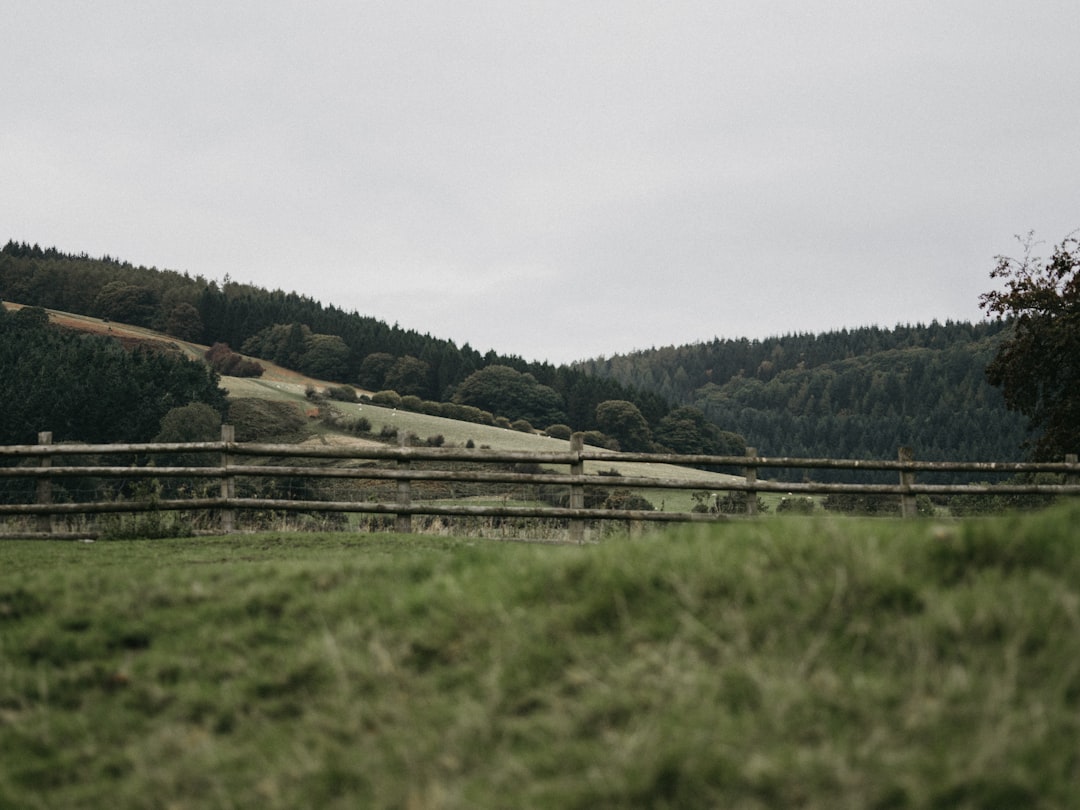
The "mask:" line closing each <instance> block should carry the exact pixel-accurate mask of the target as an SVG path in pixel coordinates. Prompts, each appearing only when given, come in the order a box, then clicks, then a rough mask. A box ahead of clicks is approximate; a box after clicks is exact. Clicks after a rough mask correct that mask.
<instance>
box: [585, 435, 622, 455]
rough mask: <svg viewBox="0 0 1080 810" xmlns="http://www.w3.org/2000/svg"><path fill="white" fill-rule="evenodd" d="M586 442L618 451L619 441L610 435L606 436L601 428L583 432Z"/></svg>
mask: <svg viewBox="0 0 1080 810" xmlns="http://www.w3.org/2000/svg"><path fill="white" fill-rule="evenodd" d="M582 436H583V437H584V439H583V440H584V442H585V444H588V445H592V446H593V447H602V448H604V449H605V450H615V451H618V449H619V443H618V442H617V441H615V439H612V438H611V437H610V436H605V435H604V434H603V433H601V432H600V431H599V430H588V431H586V432H585V433H583V434H582Z"/></svg>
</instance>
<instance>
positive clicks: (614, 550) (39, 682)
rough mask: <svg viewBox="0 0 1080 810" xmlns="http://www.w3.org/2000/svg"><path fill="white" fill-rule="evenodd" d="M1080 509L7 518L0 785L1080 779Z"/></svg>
mask: <svg viewBox="0 0 1080 810" xmlns="http://www.w3.org/2000/svg"><path fill="white" fill-rule="evenodd" d="M1078 520H1080V508H1078V507H1077V506H1071V507H1061V508H1058V509H1055V510H1052V511H1049V512H1044V513H1039V514H1033V515H1028V516H1023V517H1007V518H995V519H986V520H977V521H976V520H972V521H965V522H952V523H942V524H937V523H930V522H923V521H907V522H901V521H898V520H895V521H894V520H865V521H863V520H854V519H837V518H830V517H821V518H803V519H781V518H776V519H770V520H762V521H751V522H747V521H738V522H731V523H728V524H723V525H713V526H686V527H681V528H676V529H671V530H665V531H664V532H662V533H655V534H653V533H650V534H646V535H645V536H642V537H634V538H631V537H627V536H614V537H609V538H608V539H606V540H605V541H604V542H602V543H600V544H596V545H588V546H569V545H558V546H555V545H536V544H526V543H500V542H494V541H484V540H472V541H469V540H463V539H445V538H434V537H426V536H400V535H391V534H386V535H358V534H321V535H315V534H292V535H287V534H259V535H241V536H230V537H216V538H189V539H182V540H141V541H140V540H135V541H109V542H106V541H99V542H97V543H76V542H30V541H7V542H3V543H0V807H13V808H15V807H17V808H59V807H64V808H68V807H80V808H95V807H107V808H110V810H123V809H124V808H146V807H160V808H200V809H201V808H239V807H260V808H265V809H266V810H269V809H271V808H295V807H319V808H335V807H339V808H356V807H377V808H383V807H386V808H389V807H401V808H503V807H505V808H533V807H537V808H560V809H561V808H590V810H591V809H592V808H624V807H655V808H675V807H693V808H701V807H725V808H776V807H784V808H789V807H804V808H860V810H861V809H862V808H878V810H885V809H886V808H1070V807H1077V806H1080V742H1078V741H1080V552H1078V550H1077V542H1078V538H1077V532H1076V529H1075V526H1076V525H1077V521H1078Z"/></svg>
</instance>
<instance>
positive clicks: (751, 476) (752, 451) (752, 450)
mask: <svg viewBox="0 0 1080 810" xmlns="http://www.w3.org/2000/svg"><path fill="white" fill-rule="evenodd" d="M746 457H747V458H757V448H756V447H747V448H746ZM743 476H744V477H745V478H746V483H747V484H756V483H757V467H744V468H743ZM746 514H747V516H748V517H753V516H754V515H756V514H757V492H756V491H755V490H753V489H748V490H746Z"/></svg>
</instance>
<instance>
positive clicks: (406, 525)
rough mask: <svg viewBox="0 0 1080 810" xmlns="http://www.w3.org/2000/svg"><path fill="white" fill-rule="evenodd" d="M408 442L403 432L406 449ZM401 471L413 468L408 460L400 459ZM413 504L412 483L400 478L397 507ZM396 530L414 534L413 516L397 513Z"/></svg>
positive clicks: (403, 442) (402, 444) (401, 442)
mask: <svg viewBox="0 0 1080 810" xmlns="http://www.w3.org/2000/svg"><path fill="white" fill-rule="evenodd" d="M407 440H408V434H407V433H406V432H405V431H402V432H401V440H400V446H401V447H405V444H406V442H407ZM397 466H398V469H399V470H407V469H409V467H410V466H412V465H411V464H410V463H409V461H408V459H404V458H401V459H398V463H397ZM411 504H412V482H411V481H410V480H409V479H408V478H399V479H398V482H397V505H398V506H403V507H408V506H410V505H411ZM394 529H395V531H397V533H398V534H410V533H411V532H412V515H410V514H408V513H402V512H398V513H397V520H396V521H395V523H394Z"/></svg>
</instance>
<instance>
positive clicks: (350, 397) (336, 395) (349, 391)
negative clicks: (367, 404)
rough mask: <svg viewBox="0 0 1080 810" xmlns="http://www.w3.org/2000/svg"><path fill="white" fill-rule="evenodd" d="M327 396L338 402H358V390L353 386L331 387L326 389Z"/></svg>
mask: <svg viewBox="0 0 1080 810" xmlns="http://www.w3.org/2000/svg"><path fill="white" fill-rule="evenodd" d="M326 395H327V396H328V397H330V399H333V400H337V401H338V402H356V401H357V399H358V397H357V396H356V389H355V388H353V387H352V386H351V385H331V386H330V387H329V388H327V389H326Z"/></svg>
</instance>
